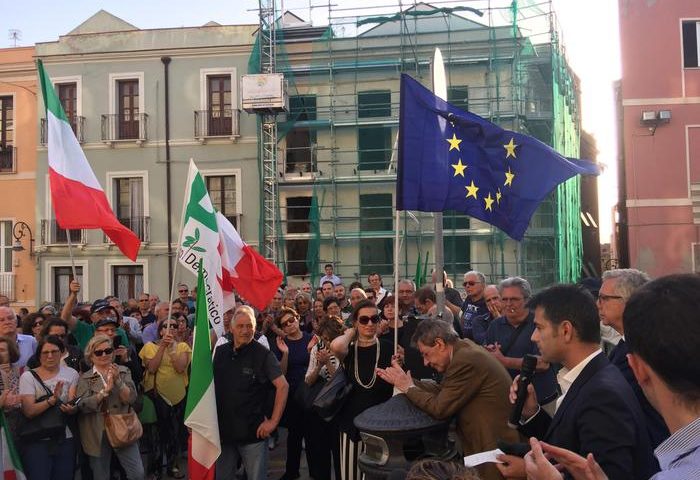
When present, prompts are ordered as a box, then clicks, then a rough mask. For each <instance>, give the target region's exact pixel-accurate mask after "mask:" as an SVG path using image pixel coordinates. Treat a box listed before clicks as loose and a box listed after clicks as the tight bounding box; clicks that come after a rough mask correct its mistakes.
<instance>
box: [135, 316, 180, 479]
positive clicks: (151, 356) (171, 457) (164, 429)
mask: <svg viewBox="0 0 700 480" xmlns="http://www.w3.org/2000/svg"><path fill="white" fill-rule="evenodd" d="M176 330H177V322H176V321H175V320H171V319H168V318H166V319H164V320H161V321H160V322H159V323H158V335H159V337H160V340H158V341H157V342H148V343H147V344H146V345H144V346H143V348H142V349H141V352H140V353H139V356H140V357H141V361H142V362H143V366H144V367H145V368H146V375H145V378H144V391H145V392H146V394H147V395H148V396H149V397H150V398H151V400H152V401H153V406H154V407H155V409H156V416H157V418H158V435H159V437H160V442H159V443H158V456H157V457H155V458H156V459H157V460H156V461H157V462H158V464H157V465H155V466H153V467H155V468H156V469H157V471H160V467H161V466H160V462H161V459H162V458H163V456H165V457H166V459H167V473H168V476H170V477H173V478H183V477H184V476H185V475H184V473H183V472H181V471H180V469H179V467H178V465H177V456H178V439H179V438H180V429H181V428H184V425H183V422H184V415H185V395H186V393H187V384H188V377H187V366H188V365H189V364H190V358H191V355H192V349H191V348H190V346H189V345H187V344H186V343H185V342H178V341H177V340H176V338H175V332H176ZM149 469H150V468H149Z"/></svg>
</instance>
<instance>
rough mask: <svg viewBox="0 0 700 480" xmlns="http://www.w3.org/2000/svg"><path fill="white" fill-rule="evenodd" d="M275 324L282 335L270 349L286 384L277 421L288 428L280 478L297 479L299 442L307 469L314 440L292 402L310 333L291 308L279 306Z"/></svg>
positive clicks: (301, 412)
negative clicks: (283, 405)
mask: <svg viewBox="0 0 700 480" xmlns="http://www.w3.org/2000/svg"><path fill="white" fill-rule="evenodd" d="M277 326H278V327H279V328H280V329H281V330H282V332H283V333H284V336H282V335H279V336H278V337H277V339H276V341H275V346H276V347H277V348H275V349H273V351H274V353H275V355H276V356H277V358H278V359H279V361H280V367H281V368H282V373H283V374H284V376H285V378H286V380H287V383H289V396H288V397H287V405H286V406H285V409H284V414H283V415H282V421H281V422H280V423H281V425H282V426H283V427H287V430H288V435H287V462H286V465H285V473H284V475H282V477H281V480H291V479H295V478H299V465H300V461H301V450H302V448H301V442H302V439H304V440H306V447H307V448H306V461H307V462H308V464H309V470H311V469H312V466H313V459H314V457H315V455H314V452H313V450H314V443H313V442H314V439H312V438H311V437H310V435H309V428H308V420H307V416H308V412H305V411H304V410H303V409H302V408H301V405H298V404H297V403H296V402H295V401H294V392H295V391H296V389H297V388H298V387H299V385H301V384H302V383H303V382H304V375H306V370H307V368H308V366H309V349H308V346H309V342H311V334H309V333H306V332H303V331H302V330H301V329H300V328H299V315H298V314H297V312H296V311H295V310H294V309H291V308H287V307H282V309H281V310H280V313H279V315H278V317H277Z"/></svg>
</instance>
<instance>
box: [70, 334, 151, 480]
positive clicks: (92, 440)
mask: <svg viewBox="0 0 700 480" xmlns="http://www.w3.org/2000/svg"><path fill="white" fill-rule="evenodd" d="M117 338H119V337H117ZM115 352H116V349H115V348H114V344H113V341H112V339H110V338H109V337H108V336H107V335H101V334H97V335H95V336H94V337H92V339H91V340H90V341H89V342H88V344H87V347H86V349H85V360H86V361H87V362H88V364H90V365H92V369H90V370H89V371H87V372H85V373H83V374H82V375H81V376H80V380H79V381H78V386H77V395H78V396H77V397H76V400H75V403H77V405H78V408H79V409H80V413H79V414H78V426H79V427H80V441H81V443H82V445H83V450H84V451H85V453H86V454H87V455H88V457H89V459H90V468H91V469H92V473H93V475H94V478H96V479H97V478H110V476H109V468H110V461H111V459H112V453H114V455H115V456H116V457H117V460H118V461H119V463H120V465H121V466H122V468H123V469H124V471H125V472H126V478H127V479H128V480H142V479H143V478H144V470H143V463H142V462H141V455H140V453H139V447H138V442H136V443H133V444H131V445H129V446H127V447H123V448H112V447H111V446H110V444H109V441H108V440H107V437H106V434H105V426H104V412H105V410H107V411H109V412H110V413H112V414H123V413H128V412H129V408H130V407H131V406H132V405H133V404H134V402H135V401H136V385H134V381H133V380H132V378H131V372H130V371H129V369H128V368H127V367H125V366H121V365H117V364H116V363H114V359H115Z"/></svg>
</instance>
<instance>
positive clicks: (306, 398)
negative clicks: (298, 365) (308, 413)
mask: <svg viewBox="0 0 700 480" xmlns="http://www.w3.org/2000/svg"><path fill="white" fill-rule="evenodd" d="M325 384H326V381H325V380H324V379H323V378H322V377H320V376H319V377H318V378H317V379H316V382H315V383H314V384H313V385H309V384H307V383H306V382H301V384H300V385H299V386H298V387H297V389H296V390H295V391H294V401H295V402H296V403H297V405H299V406H300V407H301V408H302V409H304V410H311V408H312V407H313V405H314V400H316V397H317V396H318V394H319V392H320V391H321V390H323V387H324V385H325Z"/></svg>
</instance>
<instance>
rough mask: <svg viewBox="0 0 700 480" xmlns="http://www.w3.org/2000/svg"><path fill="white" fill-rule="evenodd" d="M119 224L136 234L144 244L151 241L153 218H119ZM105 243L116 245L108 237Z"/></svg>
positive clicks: (105, 238)
mask: <svg viewBox="0 0 700 480" xmlns="http://www.w3.org/2000/svg"><path fill="white" fill-rule="evenodd" d="M118 220H119V223H121V224H122V225H124V226H125V227H126V228H128V229H129V230H131V231H132V232H134V233H135V234H136V236H137V237H138V238H139V240H141V241H142V242H144V243H148V242H150V241H151V217H139V216H133V217H128V218H119V219H118ZM104 243H110V244H112V243H114V242H112V240H110V239H109V237H107V236H106V235H105V236H104Z"/></svg>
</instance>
